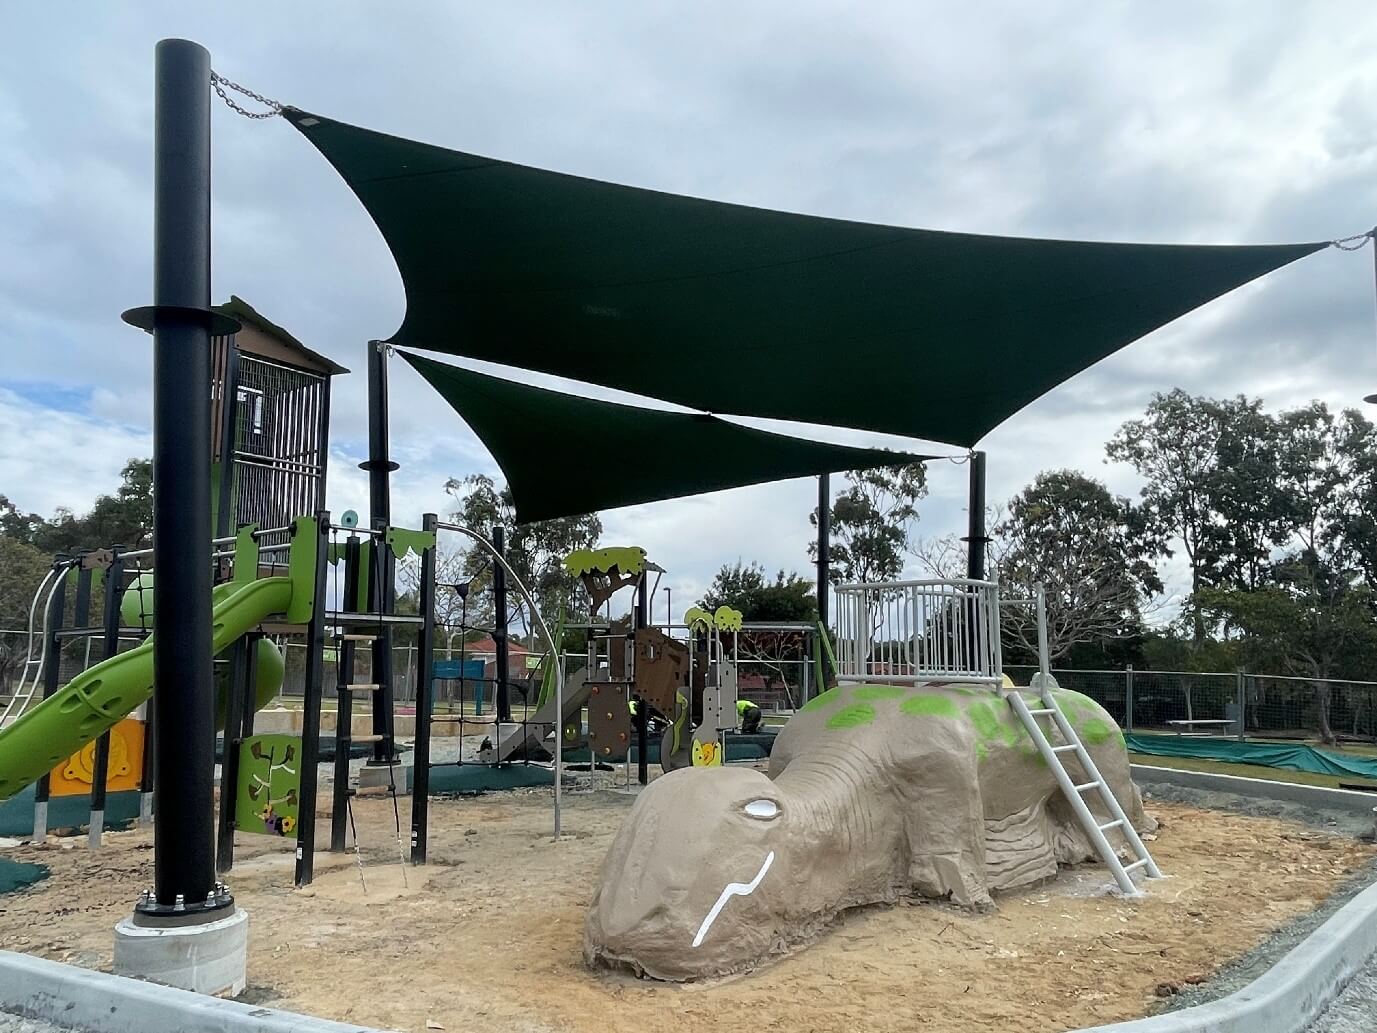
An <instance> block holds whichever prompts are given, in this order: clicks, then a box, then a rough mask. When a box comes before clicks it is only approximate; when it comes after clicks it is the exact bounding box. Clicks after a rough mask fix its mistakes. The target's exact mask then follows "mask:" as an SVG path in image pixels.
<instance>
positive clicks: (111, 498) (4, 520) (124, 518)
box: [0, 459, 153, 554]
mask: <svg viewBox="0 0 1377 1033" xmlns="http://www.w3.org/2000/svg"><path fill="white" fill-rule="evenodd" d="M0 535H3V536H5V537H7V538H14V539H17V540H19V541H22V542H26V543H27V544H29V545H32V546H34V547H36V548H38V549H40V550H42V551H43V552H48V553H68V554H71V553H76V552H80V551H82V550H85V549H102V548H108V547H109V546H111V545H122V546H124V547H125V548H126V549H136V548H143V547H145V546H147V545H148V544H149V543H150V542H151V541H152V540H153V462H152V460H150V459H131V460H129V461H128V462H127V463H125V464H124V469H123V470H121V471H120V486H119V488H118V490H116V492H115V494H113V495H99V496H97V497H96V501H95V502H94V503H93V504H92V505H91V509H90V511H89V512H88V513H87V514H86V515H85V516H77V515H76V514H75V513H73V512H72V511H71V510H70V509H68V508H66V507H65V506H64V507H60V508H59V509H58V510H57V511H56V512H55V513H54V514H53V516H52V518H51V519H49V520H44V519H43V518H42V517H39V516H38V515H37V514H34V513H20V512H19V510H18V509H16V508H15V506H14V504H13V503H12V502H11V501H10V500H9V499H8V498H5V497H4V496H2V495H0Z"/></svg>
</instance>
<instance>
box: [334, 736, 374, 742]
mask: <svg viewBox="0 0 1377 1033" xmlns="http://www.w3.org/2000/svg"><path fill="white" fill-rule="evenodd" d="M344 741H345V742H382V741H383V736H381V735H348V736H345V738H344Z"/></svg>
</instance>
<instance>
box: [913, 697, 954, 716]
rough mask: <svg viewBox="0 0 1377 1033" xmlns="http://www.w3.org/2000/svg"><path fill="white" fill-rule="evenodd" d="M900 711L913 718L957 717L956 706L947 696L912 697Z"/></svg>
mask: <svg viewBox="0 0 1377 1033" xmlns="http://www.w3.org/2000/svg"><path fill="white" fill-rule="evenodd" d="M899 709H900V710H901V711H903V712H904V713H905V714H908V715H909V716H911V717H956V716H958V714H957V709H956V704H955V703H953V702H952V701H951V700H950V699H948V698H947V697H946V696H910V697H909V698H908V699H906V700H904V701H903V702H902V703H900V704H899Z"/></svg>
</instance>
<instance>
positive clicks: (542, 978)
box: [0, 779, 1374, 1033]
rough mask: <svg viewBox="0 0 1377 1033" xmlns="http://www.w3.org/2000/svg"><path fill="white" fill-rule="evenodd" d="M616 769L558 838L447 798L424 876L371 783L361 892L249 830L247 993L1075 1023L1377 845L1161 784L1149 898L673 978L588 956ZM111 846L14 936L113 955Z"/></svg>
mask: <svg viewBox="0 0 1377 1033" xmlns="http://www.w3.org/2000/svg"><path fill="white" fill-rule="evenodd" d="M601 784H602V785H603V786H604V788H602V789H600V790H598V791H585V792H578V791H574V792H570V793H567V794H566V798H565V799H566V806H565V829H566V835H565V837H564V838H563V839H562V840H560V841H559V842H554V841H553V840H552V838H551V835H550V833H551V811H550V796H549V792H548V790H530V791H517V792H513V793H507V794H500V795H492V796H487V797H481V798H477V799H461V800H434V801H432V803H431V829H432V835H431V843H430V858H431V864H429V865H428V866H426V867H425V868H412V867H409V868H407V869H406V872H405V875H406V884H405V885H403V879H402V875H403V870H402V867H401V866H400V865H399V864H398V861H397V843H396V840H395V838H394V829H393V817H392V806H391V803H390V801H388V800H386V799H361V800H359V801H358V802H357V804H356V808H357V816H358V820H359V827H360V835H361V838H362V842H363V851H362V859H363V863H364V871H363V879H364V882H365V883H366V885H367V892H366V893H365V892H364V891H363V889H362V887H361V885H360V874H359V870H358V868H357V866H356V861H355V858H354V857H353V856H352V855H329V854H325V853H321V854H319V855H318V862H317V873H318V878H317V881H316V883H315V884H314V885H313V886H312V887H310V888H308V889H305V890H299V891H298V890H294V889H293V888H292V887H291V871H292V868H291V859H290V855H289V853H288V852H287V850H286V849H285V844H283V843H282V842H281V841H277V840H272V839H266V838H263V837H257V836H247V835H241V836H240V837H239V843H240V844H241V846H240V849H239V851H238V864H236V867H235V870H234V872H233V873H232V875H231V877H230V883H231V887H232V889H233V890H234V892H235V894H236V896H237V898H238V900H239V902H240V903H241V904H242V905H243V906H244V907H246V908H247V909H248V910H249V912H250V914H251V921H252V926H251V934H250V958H249V984H250V988H249V991H248V994H247V995H246V998H245V999H247V1000H249V1001H251V1002H253V1003H258V1004H270V1005H273V1006H277V1007H283V1008H289V1009H294V1010H300V1011H306V1012H311V1013H314V1014H318V1015H323V1016H328V1017H331V1018H335V1019H341V1020H348V1021H352V1022H358V1023H368V1024H372V1025H376V1026H380V1027H383V1028H389V1029H398V1030H407V1031H413V1030H414V1031H417V1033H422V1031H425V1030H435V1029H448V1030H455V1031H458V1030H462V1031H464V1033H498V1031H501V1033H510V1031H527V1033H533V1031H545V1030H559V1031H570V1033H585V1031H586V1033H622V1031H625V1033H658V1031H661V1030H664V1031H670V1030H673V1031H675V1033H680V1031H682V1030H685V1029H703V1028H708V1027H709V1026H712V1027H715V1028H719V1029H750V1030H781V1031H788V1033H799V1031H802V1030H816V1031H825V1030H848V1031H850V1030H855V1029H866V1030H868V1031H877V1033H878V1031H887V1030H895V1031H897V1030H905V1031H910V1030H913V1029H915V1028H918V1029H921V1028H930V1029H933V1030H942V1031H957V1033H960V1031H982V1033H983V1031H995V1030H999V1031H1005V1030H1009V1029H1019V1030H1065V1029H1074V1028H1077V1027H1080V1026H1086V1025H1094V1024H1096V1023H1102V1022H1109V1021H1113V1020H1119V1019H1126V1018H1131V1017H1134V1016H1139V1015H1143V1014H1146V1013H1147V1012H1148V1011H1149V1010H1152V1009H1153V1008H1154V1007H1155V1006H1156V1005H1157V1004H1158V1002H1159V996H1158V987H1159V986H1160V985H1163V984H1166V985H1167V986H1170V987H1182V986H1189V985H1191V984H1194V983H1197V982H1201V981H1204V980H1207V979H1208V978H1209V977H1210V975H1211V973H1213V972H1214V971H1215V970H1216V969H1217V968H1218V967H1219V966H1221V965H1223V964H1225V963H1226V962H1228V961H1229V960H1230V959H1232V958H1235V957H1237V956H1239V955H1241V954H1243V953H1244V952H1245V951H1247V950H1249V949H1250V948H1252V947H1254V946H1256V945H1257V944H1258V943H1259V942H1260V941H1262V940H1263V939H1264V938H1265V937H1267V936H1268V935H1269V934H1270V933H1271V932H1273V931H1274V930H1276V929H1277V928H1278V927H1280V926H1282V925H1283V924H1285V923H1286V922H1287V921H1288V920H1290V919H1292V918H1294V917H1295V916H1297V915H1300V914H1303V913H1305V912H1307V911H1309V910H1310V909H1312V908H1314V907H1315V906H1316V905H1317V904H1318V903H1319V902H1320V901H1322V900H1323V899H1324V898H1325V897H1326V896H1327V895H1328V894H1329V893H1331V892H1332V891H1333V890H1334V889H1335V888H1336V887H1337V886H1339V885H1340V884H1342V883H1343V882H1344V881H1345V879H1346V877H1348V876H1350V875H1351V873H1353V872H1356V871H1357V870H1359V869H1361V868H1362V867H1363V866H1365V865H1366V864H1368V863H1369V862H1371V861H1372V859H1373V857H1374V848H1373V847H1372V846H1370V845H1367V844H1363V843H1359V842H1356V841H1354V840H1353V839H1351V838H1346V837H1343V836H1340V835H1337V834H1330V833H1327V832H1324V831H1317V830H1315V829H1310V828H1306V827H1304V826H1301V825H1298V824H1294V823H1291V822H1287V821H1281V820H1277V819H1272V818H1259V817H1250V816H1245V815H1235V814H1227V813H1220V812H1217V811H1209V810H1204V809H1202V808H1198V807H1192V806H1189V805H1185V804H1181V803H1167V802H1149V805H1148V808H1149V812H1150V813H1152V814H1153V815H1155V816H1156V817H1157V818H1158V819H1159V821H1160V822H1161V823H1162V827H1161V829H1160V831H1159V832H1158V835H1157V838H1156V840H1155V841H1153V842H1152V843H1151V844H1150V846H1151V848H1152V849H1153V851H1154V853H1155V855H1156V857H1157V859H1158V862H1159V864H1160V865H1161V867H1162V868H1163V870H1164V871H1166V872H1167V873H1169V874H1170V876H1171V878H1170V879H1168V880H1166V881H1164V882H1160V883H1153V884H1151V889H1150V893H1149V895H1148V896H1146V897H1145V898H1142V899H1140V900H1135V901H1130V900H1123V899H1119V898H1114V897H1107V896H1103V895H1101V890H1102V889H1103V887H1104V886H1105V885H1106V884H1107V878H1106V876H1105V874H1104V872H1103V871H1102V870H1101V869H1098V868H1096V867H1094V866H1087V867H1085V868H1082V869H1078V870H1076V871H1064V872H1063V873H1062V875H1061V876H1060V877H1059V878H1058V879H1057V880H1056V881H1055V882H1053V883H1051V884H1048V885H1044V886H1040V887H1037V888H1034V889H1031V890H1026V891H1022V892H1018V893H1014V894H1010V895H1004V896H1001V897H1000V898H999V901H998V902H999V908H998V910H997V911H996V912H994V913H991V914H971V913H967V912H964V911H961V910H958V909H955V908H952V907H950V906H947V905H943V904H934V903H920V902H915V903H914V904H912V905H905V906H898V907H893V908H871V909H866V910H864V911H859V912H853V913H852V914H850V915H849V916H847V917H846V918H845V920H843V921H842V922H840V923H838V924H837V925H836V926H834V927H833V928H832V929H831V930H830V931H829V932H827V933H826V934H825V935H824V936H822V937H821V938H820V939H819V940H818V941H817V942H816V943H814V944H813V945H812V946H810V947H808V948H806V949H804V950H802V951H800V952H798V953H796V954H795V955H793V956H791V957H789V958H785V959H782V960H780V961H777V962H775V963H773V964H771V965H769V966H766V967H764V968H762V969H759V970H757V971H756V972H754V973H750V974H747V975H744V976H739V977H736V978H734V979H730V980H726V981H722V982H718V983H716V984H705V985H687V986H674V985H667V984H657V983H653V982H648V981H637V980H635V979H631V978H629V977H624V976H612V975H607V974H596V973H591V972H589V971H587V970H586V969H585V968H584V967H583V963H582V958H581V954H580V947H581V937H582V928H583V917H584V911H585V908H586V906H587V903H588V900H589V897H590V895H591V893H592V890H593V886H594V882H595V879H596V875H597V870H598V866H599V864H600V862H601V859H602V856H603V854H604V852H605V851H606V849H607V846H608V844H609V843H610V841H611V838H612V835H613V833H614V832H615V830H616V829H617V827H618V826H619V824H620V822H621V821H622V818H623V817H624V815H625V813H626V811H627V809H628V807H629V805H630V803H631V797H630V796H629V795H628V794H626V793H625V792H617V791H611V790H609V789H608V788H606V787H607V786H608V785H609V782H608V781H607V780H606V779H603V780H602V782H601ZM408 805H409V800H405V799H404V800H402V828H403V830H404V831H405V830H407V828H408V813H407V807H408ZM326 834H327V829H326V826H325V824H324V823H322V826H321V841H327V839H326ZM107 842H108V846H107V847H106V848H104V849H102V850H100V851H97V852H95V853H90V852H88V851H87V850H86V849H85V847H84V845H78V844H80V843H84V841H72V840H68V841H66V842H65V844H63V845H55V843H56V841H50V843H49V844H48V845H46V846H42V847H21V848H17V849H14V850H11V851H9V852H8V855H9V856H12V857H14V858H15V859H18V860H32V861H38V862H41V863H44V864H47V865H50V866H51V868H52V877H51V878H49V879H47V880H45V881H43V882H41V883H39V884H38V885H36V886H34V887H33V888H31V889H29V890H27V891H24V892H21V893H16V894H12V895H9V896H5V897H0V945H3V946H4V947H8V948H12V949H17V950H23V951H28V952H30V953H34V954H37V955H40V956H43V957H48V958H54V959H57V960H63V961H71V962H74V963H76V964H81V965H86V966H91V967H97V968H108V966H109V963H110V950H111V943H112V932H111V931H112V928H113V926H114V923H115V922H116V920H117V919H119V918H120V917H122V916H124V915H126V914H127V913H128V912H129V908H130V905H131V903H132V901H133V899H134V897H135V896H136V894H137V892H138V890H139V889H140V888H141V887H143V886H145V885H146V884H147V883H148V881H149V879H150V877H151V871H152V853H151V850H150V836H149V834H147V833H145V832H138V831H135V832H127V833H116V834H112V835H110V836H108V837H107ZM1164 992H1165V991H1164Z"/></svg>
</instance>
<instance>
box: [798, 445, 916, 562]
mask: <svg viewBox="0 0 1377 1033" xmlns="http://www.w3.org/2000/svg"><path fill="white" fill-rule="evenodd" d="M846 480H847V487H846V489H845V490H844V491H842V492H841V494H839V495H838V496H837V497H836V498H835V499H833V500H832V505H831V509H830V514H831V527H832V534H831V548H830V559H831V573H830V580H831V582H832V584H834V585H841V584H847V583H857V582H859V583H873V582H877V581H892V580H894V579H895V578H897V577H898V576H899V574H900V573H901V572H902V571H903V569H904V556H905V553H906V552H907V551H908V550H909V546H910V540H911V538H912V534H913V529H914V527H915V526H916V525H917V523H918V503H919V502H920V501H921V500H922V499H923V498H925V497H926V496H927V493H928V485H927V468H926V467H925V466H924V465H923V464H922V463H910V464H909V465H907V466H898V467H880V468H877V469H874V470H849V471H847V473H846ZM811 519H812V523H813V526H814V527H816V526H817V523H818V514H817V510H814V511H813V515H812V518H811ZM808 553H809V555H810V556H812V557H813V558H814V559H817V544H816V543H815V542H814V543H811V544H810V545H809V546H808Z"/></svg>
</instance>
